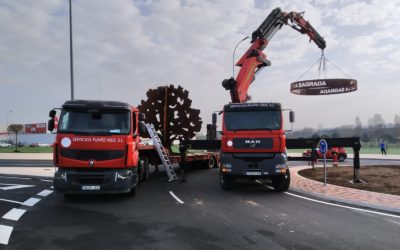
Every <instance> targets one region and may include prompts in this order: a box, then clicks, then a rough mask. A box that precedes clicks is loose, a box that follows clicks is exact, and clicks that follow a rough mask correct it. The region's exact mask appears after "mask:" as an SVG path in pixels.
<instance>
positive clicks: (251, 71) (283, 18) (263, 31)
mask: <svg viewBox="0 0 400 250" xmlns="http://www.w3.org/2000/svg"><path fill="white" fill-rule="evenodd" d="M283 25H289V26H290V27H292V28H293V29H295V30H297V31H298V32H300V33H301V34H307V35H308V36H309V38H310V42H311V41H313V42H314V43H315V44H316V45H317V46H318V47H319V48H320V49H321V50H323V49H325V47H326V42H325V40H324V38H323V37H322V36H320V35H319V34H318V32H317V31H316V30H315V29H314V28H313V27H312V26H311V24H310V23H309V22H308V21H306V20H305V19H304V18H303V13H298V12H290V13H287V12H282V10H281V9H280V8H276V9H274V10H273V11H272V12H271V13H270V14H269V15H268V17H267V18H266V19H265V20H264V22H262V24H261V25H260V26H259V27H258V28H257V29H256V30H255V31H254V32H253V33H252V36H251V46H250V48H249V49H248V50H247V51H246V53H244V55H243V56H242V57H241V58H240V59H239V61H238V62H237V63H236V66H239V67H241V68H240V71H239V73H238V74H237V76H236V79H234V78H233V77H231V78H229V79H225V80H224V81H223V82H222V86H223V87H224V88H225V89H226V90H230V94H231V99H232V102H234V103H243V102H246V101H248V100H249V99H250V97H249V96H248V94H247V91H248V89H249V86H250V84H251V83H252V82H253V81H254V79H255V75H256V73H258V72H259V71H260V70H261V69H262V68H264V67H265V66H270V65H271V62H270V61H269V60H267V56H266V55H265V54H264V53H263V52H262V51H263V50H264V49H265V47H266V46H267V45H268V42H269V41H270V40H271V39H272V37H273V36H274V34H275V33H276V32H277V31H278V30H279V29H281V28H282V26H283Z"/></svg>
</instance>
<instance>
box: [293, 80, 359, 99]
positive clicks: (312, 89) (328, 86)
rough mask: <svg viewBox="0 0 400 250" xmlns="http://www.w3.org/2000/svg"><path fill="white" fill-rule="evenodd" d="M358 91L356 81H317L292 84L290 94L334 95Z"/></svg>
mask: <svg viewBox="0 0 400 250" xmlns="http://www.w3.org/2000/svg"><path fill="white" fill-rule="evenodd" d="M356 90H357V80H355V79H316V80H304V81H297V82H293V83H291V84H290V92H291V93H293V94H296V95H334V94H344V93H349V92H353V91H356Z"/></svg>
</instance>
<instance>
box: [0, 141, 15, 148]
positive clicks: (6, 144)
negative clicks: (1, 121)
mask: <svg viewBox="0 0 400 250" xmlns="http://www.w3.org/2000/svg"><path fill="white" fill-rule="evenodd" d="M11 146H12V145H11V144H10V143H7V142H0V148H10V147H11Z"/></svg>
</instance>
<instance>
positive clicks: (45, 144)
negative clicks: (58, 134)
mask: <svg viewBox="0 0 400 250" xmlns="http://www.w3.org/2000/svg"><path fill="white" fill-rule="evenodd" d="M37 145H38V147H50V146H51V145H50V144H48V143H43V142H39V143H38V144H37Z"/></svg>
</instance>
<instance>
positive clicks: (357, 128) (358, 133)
mask: <svg viewBox="0 0 400 250" xmlns="http://www.w3.org/2000/svg"><path fill="white" fill-rule="evenodd" d="M361 132H362V123H361V119H360V117H358V116H356V121H355V126H354V135H355V136H357V137H361Z"/></svg>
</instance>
